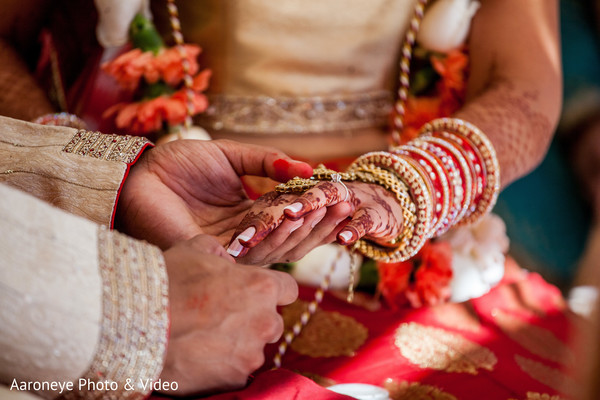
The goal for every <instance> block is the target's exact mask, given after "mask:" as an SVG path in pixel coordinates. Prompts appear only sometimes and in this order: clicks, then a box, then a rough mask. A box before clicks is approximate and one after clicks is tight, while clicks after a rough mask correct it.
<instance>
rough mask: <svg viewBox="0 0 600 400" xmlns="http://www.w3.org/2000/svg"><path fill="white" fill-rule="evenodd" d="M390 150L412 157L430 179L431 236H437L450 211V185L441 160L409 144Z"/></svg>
mask: <svg viewBox="0 0 600 400" xmlns="http://www.w3.org/2000/svg"><path fill="white" fill-rule="evenodd" d="M392 152H394V153H397V154H405V155H407V156H409V157H412V158H414V159H415V160H416V161H417V163H418V164H419V165H420V166H421V167H422V168H423V169H424V170H425V175H426V176H427V178H428V179H429V180H430V181H431V184H432V188H433V200H434V213H433V219H432V222H431V226H432V227H431V231H432V236H437V231H438V230H439V229H440V228H441V227H442V226H444V225H446V224H447V223H448V221H447V220H448V213H449V211H450V187H449V184H448V177H447V175H446V173H445V171H444V169H443V167H442V165H441V162H440V161H439V160H437V159H436V158H435V157H434V156H433V155H431V154H430V153H428V152H426V151H424V150H422V149H419V148H418V147H414V146H412V145H410V144H406V145H403V146H400V147H396V148H395V149H394V150H393V151H392Z"/></svg>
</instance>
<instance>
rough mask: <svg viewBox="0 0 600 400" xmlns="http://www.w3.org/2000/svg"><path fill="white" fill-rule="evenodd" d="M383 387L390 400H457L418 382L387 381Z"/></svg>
mask: <svg viewBox="0 0 600 400" xmlns="http://www.w3.org/2000/svg"><path fill="white" fill-rule="evenodd" d="M383 387H384V388H385V389H386V390H387V391H388V392H389V394H390V399H391V400H457V399H456V397H454V396H453V395H451V394H450V393H447V392H444V391H442V390H440V389H438V388H436V387H434V386H430V385H423V384H420V383H418V382H407V381H396V380H393V379H387V380H386V381H385V383H384V385H383Z"/></svg>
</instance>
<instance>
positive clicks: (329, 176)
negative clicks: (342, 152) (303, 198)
mask: <svg viewBox="0 0 600 400" xmlns="http://www.w3.org/2000/svg"><path fill="white" fill-rule="evenodd" d="M354 180H356V176H355V175H354V174H351V173H346V172H337V171H335V170H333V169H328V168H325V166H324V165H323V164H319V165H318V166H317V168H315V169H314V170H313V175H312V176H311V177H310V178H300V177H298V176H296V177H294V178H293V179H290V180H289V181H287V182H285V183H280V184H279V185H277V186H275V191H277V192H279V193H303V192H305V191H307V190H310V189H312V188H313V187H315V186H317V184H318V183H319V182H322V181H335V182H340V183H342V182H341V181H346V182H351V181H354ZM342 185H343V183H342ZM344 186H346V185H344ZM347 190H348V188H347V187H346V191H347ZM346 193H347V192H346ZM346 197H348V196H346Z"/></svg>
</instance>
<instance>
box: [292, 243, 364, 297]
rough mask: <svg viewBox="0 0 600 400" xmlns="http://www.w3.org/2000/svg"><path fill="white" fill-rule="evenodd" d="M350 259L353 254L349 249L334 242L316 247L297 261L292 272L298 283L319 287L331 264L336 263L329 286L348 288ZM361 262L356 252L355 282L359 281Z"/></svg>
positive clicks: (332, 287)
mask: <svg viewBox="0 0 600 400" xmlns="http://www.w3.org/2000/svg"><path fill="white" fill-rule="evenodd" d="M350 260H351V254H350V251H348V249H346V248H345V247H343V246H339V245H337V244H333V243H332V244H326V245H323V246H319V247H317V248H315V249H314V250H312V251H311V252H310V253H308V254H307V255H305V256H304V257H302V259H300V260H299V261H297V262H295V263H294V267H293V269H292V272H291V274H292V276H293V277H294V278H295V279H296V281H297V282H298V283H301V284H304V285H308V286H316V287H318V286H320V285H321V282H322V281H323V278H324V277H325V276H326V275H327V274H328V273H329V271H330V270H331V266H332V265H333V264H335V269H334V271H333V274H332V275H331V283H330V285H329V287H330V288H331V289H347V288H348V283H349V279H350ZM361 262H362V257H361V256H360V255H359V254H355V255H354V267H355V269H354V273H355V275H354V282H355V284H357V283H358V278H359V270H360V265H361Z"/></svg>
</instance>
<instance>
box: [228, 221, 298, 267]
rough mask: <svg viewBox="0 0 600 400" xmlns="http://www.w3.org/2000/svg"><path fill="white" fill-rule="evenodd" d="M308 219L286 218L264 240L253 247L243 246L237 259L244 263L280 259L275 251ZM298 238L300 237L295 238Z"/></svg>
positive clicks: (270, 261) (268, 262)
mask: <svg viewBox="0 0 600 400" xmlns="http://www.w3.org/2000/svg"><path fill="white" fill-rule="evenodd" d="M305 223H306V220H305V219H304V218H301V219H299V220H297V221H290V220H284V221H283V222H282V223H281V225H279V227H277V229H275V230H273V231H272V232H271V233H270V234H269V235H268V236H267V237H266V238H265V239H264V240H263V241H262V242H260V243H259V244H257V245H256V246H255V247H253V248H248V247H243V246H242V247H243V249H242V250H241V251H240V253H239V255H238V256H237V259H238V261H239V262H241V263H244V264H252V265H255V264H270V263H272V262H276V261H278V260H277V259H276V258H274V257H273V253H274V252H276V251H277V250H278V249H279V248H280V247H281V246H284V245H285V243H287V242H288V241H289V240H291V238H292V237H296V236H293V235H295V233H294V232H296V231H298V230H299V229H300V228H301V227H303V225H305ZM294 240H298V239H294Z"/></svg>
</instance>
